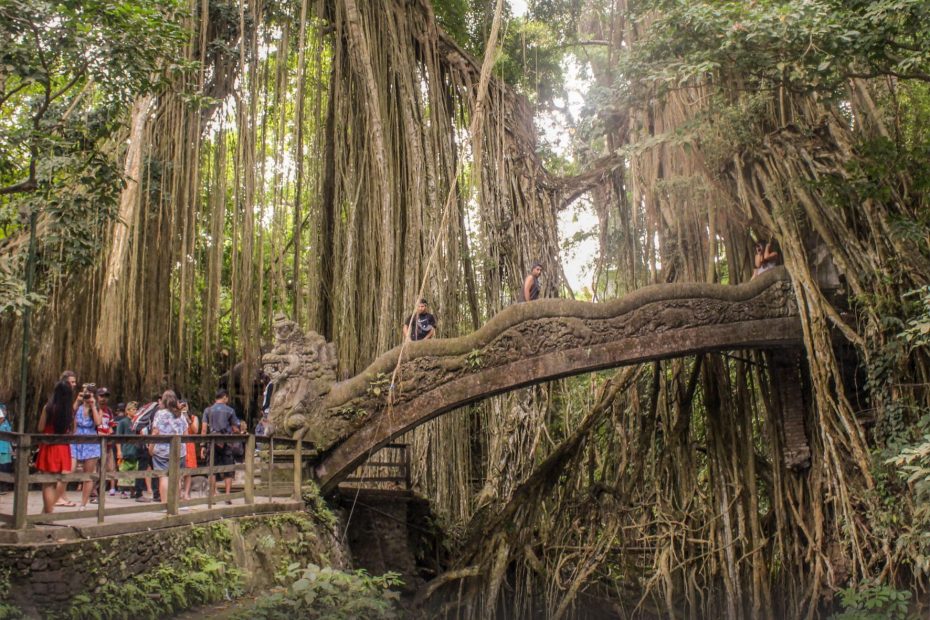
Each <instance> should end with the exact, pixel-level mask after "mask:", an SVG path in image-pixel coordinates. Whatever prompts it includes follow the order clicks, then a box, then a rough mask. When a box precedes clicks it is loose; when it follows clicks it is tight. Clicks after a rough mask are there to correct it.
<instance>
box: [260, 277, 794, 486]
mask: <svg viewBox="0 0 930 620" xmlns="http://www.w3.org/2000/svg"><path fill="white" fill-rule="evenodd" d="M275 329H276V335H277V344H276V347H275V349H274V350H273V351H272V352H271V353H270V354H268V355H266V356H265V357H264V358H263V363H264V364H265V368H266V370H268V371H269V372H270V373H271V374H272V377H273V378H274V379H275V394H274V398H273V400H272V412H273V415H272V418H273V421H274V423H275V424H276V427H277V428H278V432H279V433H284V434H288V435H293V436H301V437H302V438H303V439H304V440H305V441H311V442H313V443H314V444H315V445H316V447H317V448H318V449H319V451H320V454H321V458H320V461H319V464H318V466H317V470H316V473H317V477H318V479H319V482H320V484H321V487H322V489H323V490H324V491H330V490H332V489H333V488H334V487H335V485H337V484H338V483H339V482H340V481H341V480H342V479H343V478H345V477H346V476H348V475H349V474H350V473H351V472H352V471H353V470H354V468H355V467H356V466H358V465H359V464H361V463H362V462H364V461H365V459H366V458H367V456H368V455H369V454H371V453H372V452H374V451H375V450H377V449H378V448H380V447H381V446H383V445H385V444H386V443H388V442H390V441H391V440H392V439H394V438H395V437H397V436H399V435H401V434H403V433H405V432H407V431H409V430H411V429H413V428H415V427H417V426H419V425H420V424H423V423H424V422H427V421H429V420H431V419H433V418H435V417H436V416H439V415H442V414H443V413H446V412H449V411H452V410H454V409H457V408H459V407H462V406H463V405H467V404H469V403H473V402H475V401H479V400H481V399H484V398H487V397H489V396H493V395H495V394H500V393H503V392H507V391H510V390H515V389H518V388H521V387H526V386H529V385H533V384H536V383H541V382H545V381H551V380H553V379H559V378H561V377H568V376H571V375H578V374H582V373H587V372H591V371H594V370H601V369H605V368H613V367H617V366H623V365H626V364H636V363H641V362H646V361H650V360H657V359H664V358H672V357H681V356H685V355H691V354H695V353H702V352H709V351H729V350H736V349H760V348H763V349H779V348H787V347H799V346H800V344H801V325H800V321H799V320H798V312H797V305H796V302H795V297H794V293H793V291H792V288H791V284H790V282H789V280H788V277H787V274H786V272H785V271H784V269H783V268H778V269H774V270H771V271H769V272H767V273H765V274H762V275H761V276H759V277H757V278H755V279H754V280H752V281H751V282H749V283H746V284H743V285H740V286H725V285H711V284H660V285H655V286H650V287H646V288H643V289H640V290H637V291H635V292H633V293H630V294H629V295H626V296H625V297H623V298H622V299H618V300H613V301H609V302H604V303H586V302H580V301H573V300H561V299H546V300H540V301H535V302H532V303H523V304H517V305H513V306H510V307H508V308H506V309H504V310H502V311H501V312H500V313H498V314H497V315H496V316H495V317H493V318H492V319H491V320H490V321H488V323H487V324H485V325H484V326H483V327H481V328H480V329H479V330H477V331H475V332H473V333H471V334H468V335H466V336H462V337H459V338H450V339H434V340H427V341H421V342H416V343H408V345H407V347H405V348H404V350H403V360H402V361H401V363H400V369H399V373H398V375H397V381H396V382H395V385H394V387H393V389H392V387H391V375H392V373H393V371H394V368H395V367H396V366H397V362H398V357H399V355H400V354H401V347H399V346H398V347H395V348H394V349H392V350H391V351H389V352H387V353H385V354H383V355H382V356H380V357H379V358H378V359H376V360H375V361H374V362H373V363H372V364H371V365H370V366H369V367H368V368H367V369H365V370H364V371H363V372H362V373H360V374H359V375H357V376H355V377H353V378H352V379H349V380H347V381H343V382H340V383H335V382H334V379H335V366H336V356H335V351H334V349H333V345H332V344H329V343H326V342H325V341H324V340H323V338H322V337H320V336H319V335H317V334H315V333H312V332H311V333H310V334H309V335H306V336H305V335H304V334H303V333H301V332H300V331H299V330H298V329H297V328H296V326H295V325H294V324H293V323H292V322H290V321H287V320H285V319H283V318H281V319H279V320H278V322H277V324H276V327H275ZM789 381H790V380H789ZM391 396H393V402H390V403H389V399H390V398H391ZM798 402H800V401H799V400H798ZM801 413H802V412H801V411H799V412H797V414H798V415H797V416H795V417H798V419H799V420H802V418H801V417H800V416H801ZM800 423H801V424H802V426H801V431H802V436H803V421H801V422H800Z"/></svg>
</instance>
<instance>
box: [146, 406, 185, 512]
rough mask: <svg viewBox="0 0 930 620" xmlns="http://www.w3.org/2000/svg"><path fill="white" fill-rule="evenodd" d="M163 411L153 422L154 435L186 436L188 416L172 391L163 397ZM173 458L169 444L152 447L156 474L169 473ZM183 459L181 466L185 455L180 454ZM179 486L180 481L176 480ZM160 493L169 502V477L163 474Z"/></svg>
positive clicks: (160, 477)
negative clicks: (170, 461)
mask: <svg viewBox="0 0 930 620" xmlns="http://www.w3.org/2000/svg"><path fill="white" fill-rule="evenodd" d="M161 407H162V408H161V409H159V410H158V413H156V414H155V420H154V421H153V422H152V435H157V436H166V435H169V436H170V435H186V434H187V416H185V415H184V413H183V411H182V410H181V404H180V403H179V402H178V397H177V395H176V394H175V393H174V392H173V391H172V390H167V391H165V393H164V394H162V395H161ZM170 456H171V445H170V444H168V443H156V444H154V445H153V447H152V469H154V470H155V471H156V472H167V471H168V463H169V459H170ZM178 457H179V458H180V459H181V462H180V465H181V467H183V466H184V454H183V453H182V454H179V455H178ZM174 482H175V484H179V483H180V480H175V481H174ZM158 491H159V495H160V496H161V501H163V502H167V501H168V477H167V475H165V474H162V475H160V476H159V478H158Z"/></svg>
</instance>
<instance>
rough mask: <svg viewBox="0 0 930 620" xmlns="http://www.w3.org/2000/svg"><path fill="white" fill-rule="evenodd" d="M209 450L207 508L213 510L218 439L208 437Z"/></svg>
mask: <svg viewBox="0 0 930 620" xmlns="http://www.w3.org/2000/svg"><path fill="white" fill-rule="evenodd" d="M207 446H209V447H208V448H207V450H209V452H210V460H209V461H208V462H207V508H213V492H214V491H215V490H216V473H214V471H213V467H214V465H215V464H214V462H213V457H214V455H215V454H216V437H212V436H210V435H207Z"/></svg>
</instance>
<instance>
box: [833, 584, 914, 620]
mask: <svg viewBox="0 0 930 620" xmlns="http://www.w3.org/2000/svg"><path fill="white" fill-rule="evenodd" d="M840 600H841V601H842V604H843V609H844V610H843V612H842V613H839V614H834V615H833V616H831V618H832V620H904V619H905V618H907V617H908V614H907V612H908V607H909V605H910V600H911V593H910V592H906V591H903V590H895V589H894V588H892V587H891V586H887V585H882V584H878V583H872V582H866V583H863V584H860V585H859V586H858V587H851V588H846V589H844V590H840Z"/></svg>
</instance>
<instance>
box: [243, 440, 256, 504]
mask: <svg viewBox="0 0 930 620" xmlns="http://www.w3.org/2000/svg"><path fill="white" fill-rule="evenodd" d="M245 503H246V504H254V503H255V435H249V438H248V440H246V442H245Z"/></svg>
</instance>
